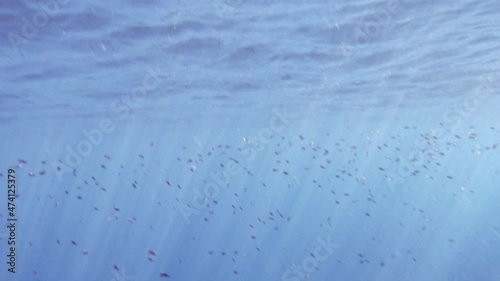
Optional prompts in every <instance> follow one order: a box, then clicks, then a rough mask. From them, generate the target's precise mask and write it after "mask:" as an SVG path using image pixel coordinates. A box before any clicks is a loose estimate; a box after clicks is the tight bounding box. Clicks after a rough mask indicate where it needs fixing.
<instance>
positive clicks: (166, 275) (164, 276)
mask: <svg viewBox="0 0 500 281" xmlns="http://www.w3.org/2000/svg"><path fill="white" fill-rule="evenodd" d="M160 277H162V278H169V277H170V275H168V273H166V272H160Z"/></svg>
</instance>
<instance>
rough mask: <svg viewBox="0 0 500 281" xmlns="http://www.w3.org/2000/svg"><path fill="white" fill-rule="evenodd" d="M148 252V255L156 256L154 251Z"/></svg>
mask: <svg viewBox="0 0 500 281" xmlns="http://www.w3.org/2000/svg"><path fill="white" fill-rule="evenodd" d="M148 252H149V254H150V255H153V256H156V253H155V251H153V250H149V251H148Z"/></svg>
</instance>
